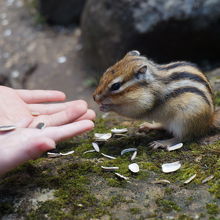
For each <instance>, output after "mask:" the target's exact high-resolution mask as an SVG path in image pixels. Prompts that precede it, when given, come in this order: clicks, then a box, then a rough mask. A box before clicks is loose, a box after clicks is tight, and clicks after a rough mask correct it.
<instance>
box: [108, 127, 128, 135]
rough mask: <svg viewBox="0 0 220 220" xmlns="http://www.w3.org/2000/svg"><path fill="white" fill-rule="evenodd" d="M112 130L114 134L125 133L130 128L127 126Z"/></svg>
mask: <svg viewBox="0 0 220 220" xmlns="http://www.w3.org/2000/svg"><path fill="white" fill-rule="evenodd" d="M111 132H112V133H113V134H123V133H126V132H128V129H127V128H119V129H118V128H113V129H112V130H111Z"/></svg>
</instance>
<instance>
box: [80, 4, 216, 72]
mask: <svg viewBox="0 0 220 220" xmlns="http://www.w3.org/2000/svg"><path fill="white" fill-rule="evenodd" d="M81 25H82V39H83V44H84V54H85V55H86V58H87V59H88V60H89V61H90V63H91V64H92V65H93V66H94V67H96V68H97V69H98V70H103V69H105V68H106V67H108V66H109V65H111V64H113V63H114V62H115V61H116V60H117V59H119V58H121V57H122V56H123V55H124V54H125V53H126V52H127V51H128V50H132V49H137V50H140V51H141V52H142V53H144V54H145V55H147V56H149V57H150V58H152V59H154V60H155V61H158V62H163V63H164V62H169V61H171V60H178V59H180V60H190V61H193V62H200V63H204V61H206V60H211V61H214V62H216V61H217V62H219V60H220V59H219V56H218V54H219V50H220V42H219V39H220V1H218V0H167V1H163V0H132V1H131V0H117V1H110V0H88V1H87V4H86V6H85V9H84V12H83V16H82V23H81Z"/></svg>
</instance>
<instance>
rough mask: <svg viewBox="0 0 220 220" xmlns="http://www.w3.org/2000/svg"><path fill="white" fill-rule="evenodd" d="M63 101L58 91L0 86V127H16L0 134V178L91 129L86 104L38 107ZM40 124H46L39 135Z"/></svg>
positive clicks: (68, 103) (70, 103)
mask: <svg viewBox="0 0 220 220" xmlns="http://www.w3.org/2000/svg"><path fill="white" fill-rule="evenodd" d="M63 100H65V94H64V93H62V92H59V91H46V90H45V91H44V90H32V91H31V90H14V89H11V88H8V87H4V86H0V126H2V125H15V126H16V127H17V129H16V130H14V131H10V132H0V142H1V146H0V148H1V151H2V152H1V154H0V174H1V173H5V172H6V171H8V170H9V169H11V168H13V167H15V166H17V165H19V164H21V163H23V162H24V161H26V160H29V159H33V158H35V157H37V156H39V155H40V154H42V153H43V152H45V151H47V150H50V149H53V148H54V147H55V142H57V141H60V140H62V139H65V138H68V137H72V136H75V135H78V134H80V133H82V132H85V131H88V130H91V129H92V128H93V126H94V125H93V122H92V121H91V120H93V119H94V118H95V113H94V111H92V110H90V109H88V108H87V103H86V102H85V101H82V100H78V101H71V102H65V103H55V104H41V103H44V102H54V101H55V102H57V101H63ZM33 113H38V115H37V116H33ZM39 122H43V123H44V124H46V128H45V129H43V130H42V131H40V130H39V129H36V128H35V127H36V125H37V124H38V123H39ZM34 128H35V129H34ZM64 129H65V130H64Z"/></svg>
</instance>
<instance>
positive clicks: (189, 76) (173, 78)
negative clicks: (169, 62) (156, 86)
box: [165, 72, 212, 94]
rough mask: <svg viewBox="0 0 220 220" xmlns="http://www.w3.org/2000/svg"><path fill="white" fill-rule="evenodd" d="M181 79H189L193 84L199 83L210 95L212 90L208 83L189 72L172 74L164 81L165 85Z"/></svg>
mask: <svg viewBox="0 0 220 220" xmlns="http://www.w3.org/2000/svg"><path fill="white" fill-rule="evenodd" d="M182 79H189V80H192V81H195V82H199V83H201V84H203V85H204V86H205V87H206V88H207V89H208V91H209V92H210V94H212V89H211V87H210V85H209V83H208V82H207V81H206V80H205V79H203V78H202V77H201V76H199V75H197V74H193V73H190V72H174V73H172V74H171V75H170V76H169V77H168V78H166V79H165V84H169V83H170V82H172V81H178V80H182Z"/></svg>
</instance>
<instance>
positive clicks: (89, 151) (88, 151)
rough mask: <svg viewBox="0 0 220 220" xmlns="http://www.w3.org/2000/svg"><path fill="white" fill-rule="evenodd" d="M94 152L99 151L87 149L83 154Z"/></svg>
mask: <svg viewBox="0 0 220 220" xmlns="http://www.w3.org/2000/svg"><path fill="white" fill-rule="evenodd" d="M93 152H97V151H96V150H87V151H85V152H83V154H87V153H93Z"/></svg>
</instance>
